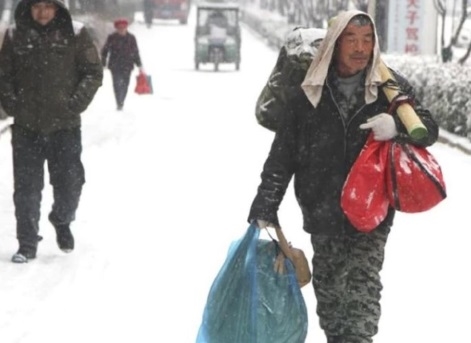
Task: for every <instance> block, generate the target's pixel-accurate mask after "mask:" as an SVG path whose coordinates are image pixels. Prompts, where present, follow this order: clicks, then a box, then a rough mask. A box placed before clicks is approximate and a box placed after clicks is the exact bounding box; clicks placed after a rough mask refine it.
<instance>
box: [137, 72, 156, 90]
mask: <svg viewBox="0 0 471 343" xmlns="http://www.w3.org/2000/svg"><path fill="white" fill-rule="evenodd" d="M134 92H136V93H137V94H152V85H151V82H150V76H149V75H146V74H145V73H142V72H140V73H139V75H137V76H136V88H135V89H134Z"/></svg>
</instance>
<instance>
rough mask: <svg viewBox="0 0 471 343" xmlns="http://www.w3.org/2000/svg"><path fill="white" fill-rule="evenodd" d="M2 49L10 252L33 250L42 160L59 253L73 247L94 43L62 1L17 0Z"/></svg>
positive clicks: (96, 59) (94, 76)
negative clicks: (10, 179)
mask: <svg viewBox="0 0 471 343" xmlns="http://www.w3.org/2000/svg"><path fill="white" fill-rule="evenodd" d="M14 16H15V23H16V25H15V27H11V28H9V29H8V30H7V31H6V33H5V36H4V40H3V45H2V49H1V50H0V102H1V103H2V105H3V106H4V108H5V111H6V112H7V113H8V115H10V116H12V117H13V118H14V124H13V125H12V150H13V173H14V195H13V200H14V204H15V216H16V232H17V239H18V242H19V249H18V251H17V253H15V254H14V255H13V257H12V261H13V262H16V263H25V262H28V261H29V260H31V259H34V258H35V257H36V253H37V249H38V242H39V241H40V240H41V237H40V236H39V234H38V233H39V219H40V207H41V206H40V204H41V196H42V195H41V193H42V190H43V188H44V163H45V161H47V165H48V171H49V177H50V178H49V181H50V183H51V185H52V188H53V198H54V203H53V205H52V210H51V212H50V213H49V221H50V222H51V223H52V225H53V226H54V228H55V231H56V237H57V244H58V246H59V248H60V249H61V250H62V251H64V252H71V251H72V250H73V249H74V237H73V235H72V232H71V228H70V225H71V223H72V222H73V221H74V219H75V214H76V210H77V208H78V205H79V200H80V195H81V192H82V187H83V184H84V183H85V172H84V167H83V164H82V162H81V152H82V142H81V117H80V114H81V113H82V112H83V111H85V110H86V109H87V107H88V105H89V104H90V103H91V101H92V100H93V98H94V96H95V94H96V92H97V90H98V88H99V87H100V86H101V84H102V79H103V69H102V66H101V61H100V56H99V53H98V50H97V49H96V47H95V45H94V44H93V41H92V38H91V36H90V35H89V33H88V31H87V29H86V28H85V27H83V26H82V25H74V24H73V22H72V19H71V16H70V13H69V11H68V9H67V8H66V6H65V5H64V2H63V1H62V0H21V1H20V2H19V3H18V5H17V7H16V9H15V12H14Z"/></svg>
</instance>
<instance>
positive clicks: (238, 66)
mask: <svg viewBox="0 0 471 343" xmlns="http://www.w3.org/2000/svg"><path fill="white" fill-rule="evenodd" d="M235 67H236V70H239V69H240V63H239V62H236V64H235Z"/></svg>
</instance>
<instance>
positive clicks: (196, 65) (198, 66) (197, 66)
mask: <svg viewBox="0 0 471 343" xmlns="http://www.w3.org/2000/svg"><path fill="white" fill-rule="evenodd" d="M195 69H196V70H200V63H199V62H195Z"/></svg>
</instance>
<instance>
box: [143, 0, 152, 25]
mask: <svg viewBox="0 0 471 343" xmlns="http://www.w3.org/2000/svg"><path fill="white" fill-rule="evenodd" d="M143 9H144V21H145V23H146V25H147V27H148V28H151V27H152V20H153V19H154V0H144V3H143Z"/></svg>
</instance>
